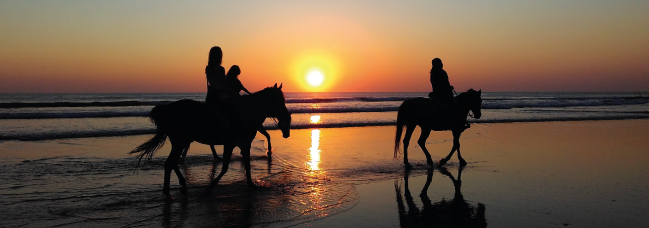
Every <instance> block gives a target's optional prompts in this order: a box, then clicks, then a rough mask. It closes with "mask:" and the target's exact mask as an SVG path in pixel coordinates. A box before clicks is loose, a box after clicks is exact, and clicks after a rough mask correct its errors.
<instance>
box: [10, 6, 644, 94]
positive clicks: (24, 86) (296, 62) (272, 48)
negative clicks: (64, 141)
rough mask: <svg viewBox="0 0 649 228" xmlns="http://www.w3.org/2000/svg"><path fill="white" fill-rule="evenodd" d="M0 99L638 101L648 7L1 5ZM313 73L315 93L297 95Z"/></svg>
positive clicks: (308, 89)
mask: <svg viewBox="0 0 649 228" xmlns="http://www.w3.org/2000/svg"><path fill="white" fill-rule="evenodd" d="M0 31H1V33H0V93H14V92H146V93H148V92H205V91H206V88H205V87H206V85H205V73H204V69H205V65H206V64H207V55H208V52H209V49H210V48H211V47H212V46H220V47H221V48H222V49H223V52H224V59H223V66H224V67H225V68H226V70H227V69H228V68H229V67H230V66H231V65H233V64H236V65H239V66H240V67H241V70H242V74H241V76H240V77H239V78H240V79H241V81H242V82H243V83H244V85H246V87H247V88H248V89H249V90H251V91H257V90H260V89H262V88H264V87H266V86H271V85H272V84H274V83H276V82H277V83H284V88H285V89H284V91H289V92H311V91H315V92H317V91H334V92H409V91H412V92H418V91H429V90H431V87H430V83H429V78H428V77H429V75H428V72H429V70H430V67H431V65H430V61H431V60H432V59H433V58H436V57H437V58H441V59H442V61H443V62H444V68H445V69H446V71H447V72H448V74H449V78H450V81H451V84H452V85H453V86H455V88H456V90H458V91H464V90H466V89H468V88H475V89H482V90H483V91H489V92H496V91H649V1H594V0H586V1H559V0H556V1H555V0H551V1H513V0H510V1H430V0H425V1H380V0H368V1H332V0H329V1H56V0H55V1H29V0H24V1H1V2H0ZM312 71H318V72H320V73H322V75H323V77H324V79H323V83H322V85H320V86H317V87H314V86H312V85H310V84H308V83H307V81H306V76H307V75H308V74H309V73H310V72H312Z"/></svg>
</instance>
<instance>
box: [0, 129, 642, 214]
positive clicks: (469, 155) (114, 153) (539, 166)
mask: <svg viewBox="0 0 649 228" xmlns="http://www.w3.org/2000/svg"><path fill="white" fill-rule="evenodd" d="M270 133H271V136H272V137H273V146H274V152H275V153H274V154H273V156H272V158H268V157H267V156H266V155H265V153H264V142H263V141H255V142H254V143H253V146H254V150H253V152H252V154H253V159H254V160H253V162H252V166H253V178H254V179H256V183H257V184H258V185H260V186H261V187H260V188H258V189H256V190H254V191H251V190H249V189H247V188H246V186H245V182H244V179H243V178H244V173H243V167H242V165H241V162H240V155H238V154H237V155H236V156H235V157H234V158H233V159H234V160H233V162H232V164H231V165H230V167H231V169H230V171H229V172H228V173H227V174H226V176H225V179H224V180H223V182H222V183H221V185H219V186H218V187H217V188H215V189H214V191H213V192H212V193H211V194H209V195H207V196H202V195H201V194H202V193H203V191H204V189H205V185H207V183H208V182H209V180H210V179H211V178H213V177H214V175H215V174H218V172H219V171H220V168H221V164H220V163H219V162H213V161H212V160H211V154H210V152H209V147H207V146H204V145H198V144H194V145H193V146H192V148H191V149H190V153H189V157H188V160H187V161H186V164H185V165H183V166H182V168H181V169H182V170H183V172H184V173H185V175H186V176H187V178H188V182H189V187H190V194H189V196H187V197H185V196H182V195H180V193H179V192H178V189H177V187H178V184H177V183H178V182H177V179H175V177H172V179H171V183H172V195H173V196H174V197H175V199H174V200H172V201H167V200H165V199H164V197H162V193H161V186H162V167H161V166H162V163H163V162H164V156H166V154H168V151H169V149H170V147H169V145H165V147H163V148H162V149H161V150H160V151H159V152H158V154H157V155H156V156H155V157H154V159H153V161H151V162H150V163H148V165H147V166H145V167H144V169H143V170H140V171H139V172H138V173H136V174H133V169H132V167H133V166H134V163H133V157H129V156H128V155H126V152H128V151H130V150H131V149H132V148H133V147H135V146H137V145H139V144H140V143H142V142H144V141H145V140H146V139H148V137H150V136H128V137H109V138H88V139H68V140H51V141H36V142H19V141H4V142H2V143H0V150H2V153H0V159H2V162H3V163H2V166H1V170H0V171H2V174H0V178H1V179H2V183H0V195H1V196H2V197H3V198H4V199H7V201H5V202H2V204H3V206H2V209H0V218H2V220H3V221H5V222H4V225H3V226H5V225H6V226H10V227H13V226H30V227H31V226H35V227H43V226H64V227H88V226H92V227H115V226H126V227H151V226H162V227H177V226H184V227H228V226H239V227H249V226H257V227H286V226H297V227H334V226H335V227H399V226H401V227H419V226H424V227H426V226H442V227H443V226H456V227H458V226H459V227H484V226H490V227H557V226H560V227H564V226H574V227H611V226H613V227H630V226H634V227H635V226H637V227H646V226H649V217H648V216H647V215H649V206H647V204H646V202H649V188H648V187H649V176H647V175H646V173H647V171H648V170H649V168H647V166H646V165H647V164H649V153H647V152H648V151H647V148H649V140H648V139H649V120H625V121H579V122H541V123H509V124H474V125H473V126H472V128H470V129H468V130H467V131H466V132H465V133H464V134H463V136H462V140H461V142H462V147H461V150H462V155H463V157H464V158H465V159H466V160H467V162H468V163H469V164H468V165H467V166H466V167H464V168H462V169H461V168H460V167H459V166H458V164H457V163H458V162H457V158H456V157H455V156H453V158H452V159H451V161H450V162H449V163H448V165H447V166H446V168H438V167H434V168H431V167H429V166H428V165H426V163H425V158H424V156H423V153H422V152H421V149H419V148H418V146H416V143H414V141H415V140H416V137H418V135H419V131H418V130H417V131H415V134H414V136H413V138H415V139H413V143H412V144H411V146H410V154H409V158H410V161H411V164H413V166H414V167H415V168H414V170H412V171H410V172H406V171H405V170H404V169H403V167H402V161H401V160H397V161H395V160H393V159H392V148H393V146H394V145H393V143H394V127H393V126H384V127H358V128H329V129H303V130H293V131H292V132H291V138H289V139H282V138H281V136H280V133H279V132H278V131H271V132H270ZM258 138H259V139H262V138H263V136H261V137H259V136H258ZM427 147H428V149H429V150H430V151H431V153H432V155H433V159H434V160H439V159H440V158H441V157H444V156H446V155H447V153H448V152H449V150H450V148H451V135H450V133H449V132H434V133H432V134H431V137H430V138H429V140H428V142H427ZM220 149H221V147H217V150H219V151H220ZM59 166H60V167H59ZM29 167H34V169H31V170H30V169H29ZM45 168H47V169H48V170H45V171H43V169H45ZM13 175H19V178H14V177H13ZM35 175H39V176H38V177H34V176H35ZM172 176H173V175H172ZM427 183H428V184H427ZM422 190H424V191H422ZM422 192H423V193H425V194H422Z"/></svg>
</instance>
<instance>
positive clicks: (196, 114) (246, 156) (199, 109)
mask: <svg viewBox="0 0 649 228" xmlns="http://www.w3.org/2000/svg"><path fill="white" fill-rule="evenodd" d="M233 99H236V100H234V101H232V105H231V111H233V112H234V113H233V115H231V116H232V118H231V119H230V120H231V121H230V122H231V126H230V127H229V128H225V127H224V126H223V124H222V123H221V121H218V120H215V118H213V114H212V113H211V111H210V107H208V105H206V104H205V103H202V102H198V101H194V100H180V101H176V102H173V103H170V104H166V105H157V106H155V107H154V108H153V109H152V110H151V115H150V118H151V120H152V121H153V123H154V124H155V125H156V127H157V129H156V135H155V136H154V137H153V138H151V139H149V140H148V141H147V142H145V143H144V144H142V145H140V146H138V147H137V148H135V149H133V151H131V152H130V153H131V154H138V155H137V158H138V163H137V165H138V167H139V166H140V162H141V160H142V159H143V158H146V159H151V157H152V156H153V154H154V153H155V152H156V150H158V149H159V148H160V147H162V145H164V143H165V141H166V139H167V137H169V141H170V142H171V152H170V153H169V156H168V157H167V160H166V161H165V164H164V166H165V171H164V187H163V193H164V194H165V195H166V196H167V197H170V195H169V182H170V175H171V170H174V171H175V173H176V176H178V181H179V182H180V186H181V189H180V192H181V193H183V194H187V186H186V184H185V178H184V177H183V175H182V173H181V172H180V169H179V168H178V160H179V158H180V156H181V153H182V152H183V151H184V150H186V149H187V148H188V147H189V145H190V144H191V143H192V142H194V141H196V142H199V143H202V144H207V145H223V146H224V147H223V167H222V168H221V173H219V175H218V176H217V177H216V178H215V179H214V180H212V182H211V183H210V186H209V187H208V192H209V191H210V190H211V189H212V188H213V187H214V186H216V185H217V184H218V182H219V180H220V179H221V178H222V177H223V175H224V174H225V173H226V172H227V171H228V166H229V163H230V158H231V157H232V156H231V155H232V151H233V150H234V148H235V147H239V149H241V156H242V157H243V164H244V166H245V169H246V178H247V184H248V186H249V187H254V184H253V183H252V178H251V174H250V148H251V144H252V141H253V140H254V138H255V135H256V134H257V130H258V128H259V126H261V124H262V123H263V122H264V121H265V120H266V118H267V117H272V118H276V119H277V120H278V128H279V129H280V130H281V131H282V135H283V137H284V138H288V137H289V136H290V124H291V114H290V113H289V112H288V110H287V109H286V103H285V102H286V101H285V99H284V93H283V92H282V86H281V85H280V86H279V87H277V84H275V85H274V86H273V87H268V88H265V89H263V90H261V91H259V92H256V93H253V94H252V95H249V96H242V97H237V98H233Z"/></svg>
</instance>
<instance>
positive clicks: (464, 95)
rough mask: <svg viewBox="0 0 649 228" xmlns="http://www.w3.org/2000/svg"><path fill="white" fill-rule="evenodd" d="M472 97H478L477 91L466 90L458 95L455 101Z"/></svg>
mask: <svg viewBox="0 0 649 228" xmlns="http://www.w3.org/2000/svg"><path fill="white" fill-rule="evenodd" d="M472 96H478V91H476V90H474V89H473V88H471V89H468V90H467V91H466V92H462V93H460V94H459V95H457V99H458V100H464V99H467V98H469V97H472Z"/></svg>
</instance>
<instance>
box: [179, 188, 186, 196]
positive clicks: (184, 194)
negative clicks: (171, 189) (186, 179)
mask: <svg viewBox="0 0 649 228" xmlns="http://www.w3.org/2000/svg"><path fill="white" fill-rule="evenodd" d="M180 194H183V196H187V189H186V188H182V189H180Z"/></svg>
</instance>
